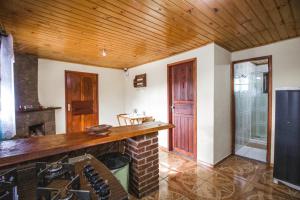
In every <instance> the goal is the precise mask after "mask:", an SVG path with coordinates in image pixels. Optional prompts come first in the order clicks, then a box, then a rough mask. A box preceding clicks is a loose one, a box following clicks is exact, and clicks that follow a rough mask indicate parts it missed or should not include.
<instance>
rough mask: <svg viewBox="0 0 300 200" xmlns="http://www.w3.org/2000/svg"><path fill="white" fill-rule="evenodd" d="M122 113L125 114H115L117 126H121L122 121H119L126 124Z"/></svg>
mask: <svg viewBox="0 0 300 200" xmlns="http://www.w3.org/2000/svg"><path fill="white" fill-rule="evenodd" d="M124 115H127V114H126V113H124V114H118V115H117V119H118V123H119V126H122V124H123V123H121V121H123V122H124V124H125V126H127V125H128V123H127V120H126V119H125V118H124V117H123V116H124Z"/></svg>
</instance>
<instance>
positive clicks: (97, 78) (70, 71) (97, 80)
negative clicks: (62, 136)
mask: <svg viewBox="0 0 300 200" xmlns="http://www.w3.org/2000/svg"><path fill="white" fill-rule="evenodd" d="M68 73H77V74H90V75H96V82H97V84H96V96H97V113H98V114H97V123H98V124H99V87H98V86H99V77H98V74H97V73H89V72H80V71H72V70H65V115H66V117H65V123H66V133H69V130H68V102H67V74H68Z"/></svg>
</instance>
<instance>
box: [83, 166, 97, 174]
mask: <svg viewBox="0 0 300 200" xmlns="http://www.w3.org/2000/svg"><path fill="white" fill-rule="evenodd" d="M93 170H94V168H93V167H92V166H91V165H86V166H84V169H83V171H84V172H87V173H88V172H90V171H93Z"/></svg>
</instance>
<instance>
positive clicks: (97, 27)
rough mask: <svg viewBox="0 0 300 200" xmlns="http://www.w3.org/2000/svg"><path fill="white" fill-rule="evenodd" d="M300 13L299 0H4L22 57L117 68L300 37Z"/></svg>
mask: <svg viewBox="0 0 300 200" xmlns="http://www.w3.org/2000/svg"><path fill="white" fill-rule="evenodd" d="M299 12H300V1H299V0H118V1H111V0H68V1H64V0H51V1H48V0H9V1H7V0H0V20H1V22H3V24H4V25H5V27H6V29H7V31H8V32H10V33H12V34H13V36H14V41H15V45H14V46H15V50H16V52H20V53H31V54H35V55H37V56H39V57H42V58H49V59H54V60H62V61H69V62H75V63H82V64H90V65H95V66H104V67H111V68H117V69H119V68H124V67H133V66H137V65H140V64H144V63H147V62H150V61H155V60H158V59H162V58H165V57H168V56H172V55H175V54H178V53H181V52H184V51H188V50H191V49H195V48H198V47H200V46H203V45H206V44H208V43H210V42H215V43H216V44H219V45H220V46H222V47H224V48H226V49H228V50H229V51H237V50H242V49H246V48H251V47H255V46H259V45H264V44H268V43H271V42H274V41H279V40H282V39H287V38H293V37H298V36H300V13H299ZM104 48H105V49H107V51H108V55H107V56H106V57H102V56H101V55H100V53H101V50H102V49H104Z"/></svg>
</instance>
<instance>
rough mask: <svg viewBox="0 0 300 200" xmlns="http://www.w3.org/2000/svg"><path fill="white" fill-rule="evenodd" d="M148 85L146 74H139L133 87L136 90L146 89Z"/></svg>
mask: <svg viewBox="0 0 300 200" xmlns="http://www.w3.org/2000/svg"><path fill="white" fill-rule="evenodd" d="M146 85H147V81H146V74H139V75H136V76H135V77H134V80H133V87H135V88H139V87H146Z"/></svg>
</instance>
